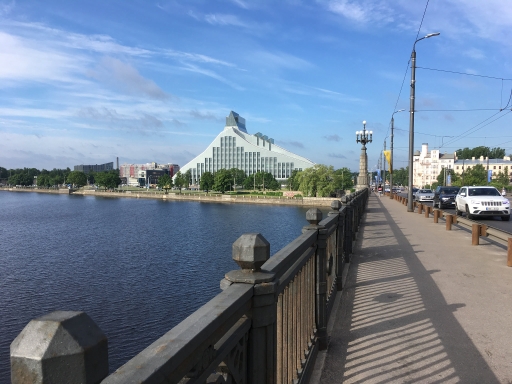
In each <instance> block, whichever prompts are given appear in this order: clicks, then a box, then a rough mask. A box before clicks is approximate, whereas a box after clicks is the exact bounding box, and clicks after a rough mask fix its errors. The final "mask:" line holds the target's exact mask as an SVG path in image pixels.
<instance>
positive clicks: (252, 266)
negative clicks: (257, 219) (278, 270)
mask: <svg viewBox="0 0 512 384" xmlns="http://www.w3.org/2000/svg"><path fill="white" fill-rule="evenodd" d="M269 258H270V244H269V242H268V241H267V240H266V239H265V238H264V237H263V236H262V235H261V234H259V233H246V234H243V235H242V236H240V237H239V238H238V239H237V240H236V241H235V242H234V243H233V260H234V261H235V262H236V263H237V264H238V265H239V266H240V268H241V270H234V271H230V272H228V273H227V274H226V276H225V277H226V280H227V283H224V282H221V287H222V286H223V284H226V285H228V284H229V283H243V284H253V285H254V293H253V301H252V311H251V315H250V316H251V321H252V324H251V329H250V331H249V343H248V352H247V355H248V356H247V361H248V364H247V378H248V383H251V384H265V383H275V381H276V359H277V357H276V341H275V340H276V332H277V329H276V320H277V303H276V294H275V292H276V289H275V288H276V287H275V283H274V282H273V280H274V273H271V272H266V271H262V270H261V266H262V265H263V264H264V263H265V261H267V260H268V259H269Z"/></svg>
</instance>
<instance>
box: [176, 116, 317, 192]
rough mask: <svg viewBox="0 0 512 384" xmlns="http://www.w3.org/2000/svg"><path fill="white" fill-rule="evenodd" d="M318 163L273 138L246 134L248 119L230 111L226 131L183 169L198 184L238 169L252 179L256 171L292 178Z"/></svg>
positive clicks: (282, 178) (281, 178) (278, 178)
mask: <svg viewBox="0 0 512 384" xmlns="http://www.w3.org/2000/svg"><path fill="white" fill-rule="evenodd" d="M313 165H315V163H313V162H312V161H311V160H308V159H306V158H305V157H302V156H299V155H296V154H294V153H292V152H290V151H288V150H286V149H284V148H282V147H280V146H279V145H276V144H275V143H274V139H272V138H270V137H268V136H266V135H263V134H262V133H260V132H258V133H256V134H254V135H251V134H249V133H247V129H246V126H245V119H244V118H243V117H241V116H240V115H238V113H236V112H233V111H231V112H230V114H229V116H228V117H226V126H225V127H224V130H223V131H222V132H221V133H219V135H218V136H217V137H216V138H215V140H213V142H212V143H211V144H210V145H209V146H208V148H206V149H205V150H204V151H203V152H202V153H201V154H200V155H199V156H197V157H196V158H194V159H193V160H192V161H190V162H189V163H187V164H186V165H184V166H183V167H182V168H181V173H185V172H187V171H188V170H190V171H191V176H192V184H196V185H197V184H198V183H199V180H200V179H201V176H202V174H203V173H204V172H212V173H215V172H217V171H218V170H219V169H231V168H238V169H241V170H243V171H244V172H245V173H246V175H248V176H250V175H252V174H254V173H256V172H259V171H264V172H269V173H271V174H272V175H273V176H274V177H275V178H276V179H277V180H281V181H282V180H285V179H287V178H288V177H290V175H291V173H292V171H293V170H295V169H297V170H299V171H302V170H303V169H306V168H310V167H312V166H313Z"/></svg>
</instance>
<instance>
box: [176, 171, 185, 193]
mask: <svg viewBox="0 0 512 384" xmlns="http://www.w3.org/2000/svg"><path fill="white" fill-rule="evenodd" d="M186 182H187V180H186V176H185V175H184V174H182V173H181V172H180V171H178V173H177V174H176V175H175V176H174V186H175V187H176V188H178V191H179V193H181V188H183V186H184V185H185V184H186Z"/></svg>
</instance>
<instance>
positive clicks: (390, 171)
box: [384, 151, 393, 173]
mask: <svg viewBox="0 0 512 384" xmlns="http://www.w3.org/2000/svg"><path fill="white" fill-rule="evenodd" d="M384 157H385V158H386V160H387V161H388V164H389V173H393V164H391V151H384Z"/></svg>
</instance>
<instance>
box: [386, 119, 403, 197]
mask: <svg viewBox="0 0 512 384" xmlns="http://www.w3.org/2000/svg"><path fill="white" fill-rule="evenodd" d="M403 111H405V109H399V110H398V111H395V112H393V114H392V115H391V149H390V150H391V153H390V158H391V164H389V186H390V188H391V193H390V195H389V196H390V198H391V199H392V198H393V129H394V128H395V113H398V112H403Z"/></svg>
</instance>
